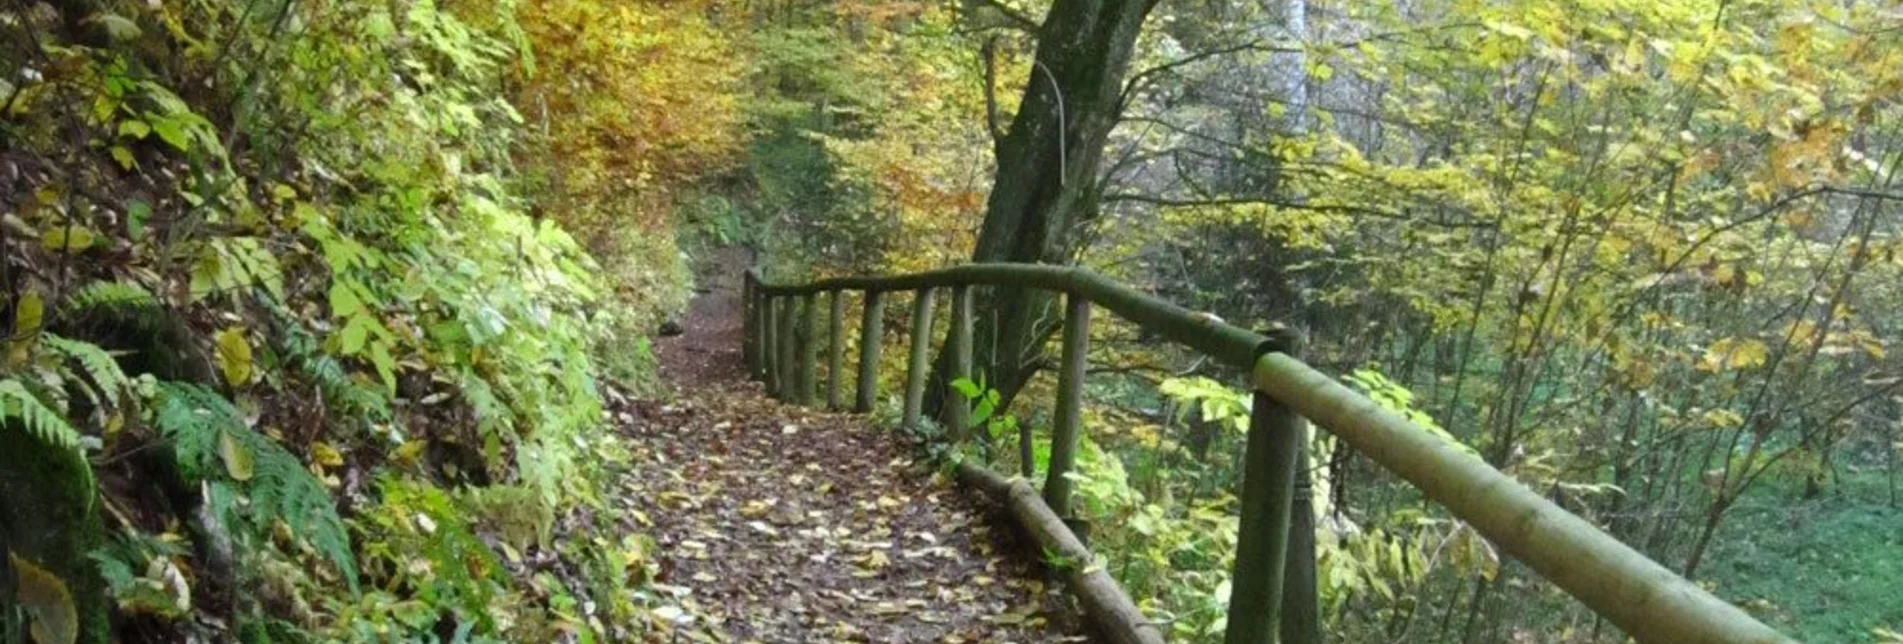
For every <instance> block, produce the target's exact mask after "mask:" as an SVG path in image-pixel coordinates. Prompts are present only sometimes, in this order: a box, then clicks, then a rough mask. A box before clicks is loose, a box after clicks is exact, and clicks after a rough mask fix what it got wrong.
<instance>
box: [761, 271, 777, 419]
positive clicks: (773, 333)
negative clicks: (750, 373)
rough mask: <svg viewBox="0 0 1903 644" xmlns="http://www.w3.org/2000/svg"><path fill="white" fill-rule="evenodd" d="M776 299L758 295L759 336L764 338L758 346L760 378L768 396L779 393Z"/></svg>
mask: <svg viewBox="0 0 1903 644" xmlns="http://www.w3.org/2000/svg"><path fill="white" fill-rule="evenodd" d="M778 300H779V298H776V297H773V296H772V295H766V294H762V295H761V296H760V322H759V324H760V337H762V338H764V339H765V342H762V343H761V346H760V379H761V381H762V382H765V383H766V393H767V395H768V396H778V395H780V323H779V320H780V318H779V317H778V316H776V315H775V313H776V309H778V308H779V304H780V303H779V301H778Z"/></svg>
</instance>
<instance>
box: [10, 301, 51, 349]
mask: <svg viewBox="0 0 1903 644" xmlns="http://www.w3.org/2000/svg"><path fill="white" fill-rule="evenodd" d="M45 319H46V300H44V299H41V298H40V292H39V290H38V289H28V290H27V292H26V294H25V295H21V296H20V302H19V304H16V305H14V307H13V336H14V337H16V338H20V337H25V336H28V335H31V334H34V333H38V332H39V330H40V323H41V322H42V321H44V320H45Z"/></svg>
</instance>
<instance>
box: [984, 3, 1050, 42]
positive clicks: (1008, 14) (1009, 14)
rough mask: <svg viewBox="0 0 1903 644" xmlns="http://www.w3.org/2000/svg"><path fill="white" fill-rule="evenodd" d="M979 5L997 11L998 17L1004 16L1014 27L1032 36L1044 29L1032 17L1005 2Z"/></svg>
mask: <svg viewBox="0 0 1903 644" xmlns="http://www.w3.org/2000/svg"><path fill="white" fill-rule="evenodd" d="M978 3H979V4H983V5H985V6H988V7H991V8H992V9H996V10H997V11H998V15H1000V16H1003V17H1004V19H1005V21H1006V22H1009V23H1011V26H1013V27H1017V28H1019V29H1022V30H1024V31H1027V32H1030V33H1032V34H1036V33H1037V32H1038V31H1039V30H1040V29H1041V28H1042V27H1043V25H1042V24H1040V23H1039V22H1038V21H1036V20H1032V19H1031V17H1030V16H1027V15H1024V12H1022V11H1018V10H1017V9H1016V8H1014V7H1012V6H1011V5H1007V4H1005V3H1004V0H978Z"/></svg>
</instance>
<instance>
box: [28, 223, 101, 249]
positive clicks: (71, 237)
mask: <svg viewBox="0 0 1903 644" xmlns="http://www.w3.org/2000/svg"><path fill="white" fill-rule="evenodd" d="M93 239H94V236H93V231H92V230H91V229H89V228H87V227H85V226H76V225H71V224H54V225H52V226H48V227H47V228H46V232H45V233H43V234H41V235H40V247H42V248H45V249H46V250H47V251H48V252H54V253H78V252H82V251H84V250H86V249H88V248H92V247H93Z"/></svg>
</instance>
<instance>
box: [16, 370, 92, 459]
mask: <svg viewBox="0 0 1903 644" xmlns="http://www.w3.org/2000/svg"><path fill="white" fill-rule="evenodd" d="M0 414H4V416H5V418H6V419H8V420H13V419H18V420H19V421H20V425H21V426H22V427H25V428H26V431H27V433H29V434H32V435H33V437H34V438H36V439H39V441H40V442H42V443H46V444H48V445H52V446H55V447H61V448H65V449H70V450H73V451H79V449H80V443H81V438H82V437H81V436H80V434H79V430H77V429H74V428H73V425H72V423H70V422H67V420H66V416H65V415H64V414H61V413H60V412H59V411H57V410H54V409H53V408H52V407H48V406H46V403H45V402H43V401H41V400H40V397H39V396H38V395H35V394H34V393H33V392H32V391H31V390H28V389H27V388H26V385H25V384H22V383H21V382H20V381H18V380H15V379H12V378H8V379H6V380H0Z"/></svg>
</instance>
